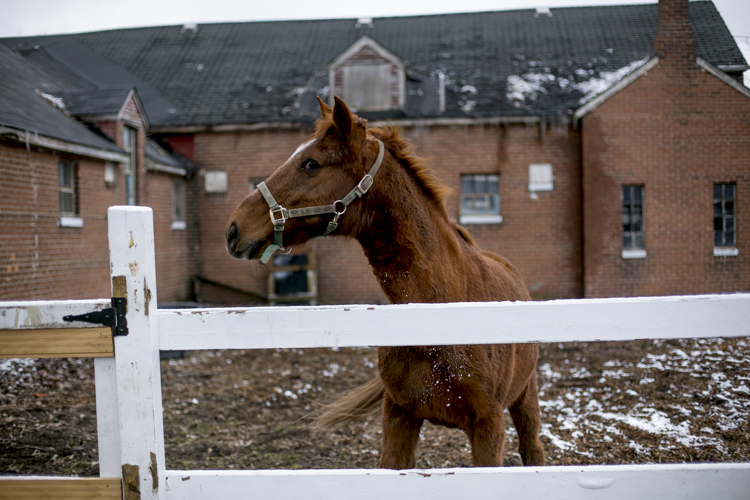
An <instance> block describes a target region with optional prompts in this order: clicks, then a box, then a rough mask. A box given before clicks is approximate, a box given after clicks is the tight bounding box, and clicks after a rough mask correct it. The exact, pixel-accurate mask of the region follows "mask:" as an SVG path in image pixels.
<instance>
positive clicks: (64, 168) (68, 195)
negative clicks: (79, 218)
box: [57, 160, 77, 216]
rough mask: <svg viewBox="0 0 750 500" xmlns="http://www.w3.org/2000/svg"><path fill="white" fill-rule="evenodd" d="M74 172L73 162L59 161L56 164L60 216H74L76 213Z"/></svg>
mask: <svg viewBox="0 0 750 500" xmlns="http://www.w3.org/2000/svg"><path fill="white" fill-rule="evenodd" d="M75 170H76V168H75V162H72V161H65V160H60V162H58V164H57V172H58V180H59V186H60V214H61V215H68V216H74V215H76V213H77V210H76V171H75Z"/></svg>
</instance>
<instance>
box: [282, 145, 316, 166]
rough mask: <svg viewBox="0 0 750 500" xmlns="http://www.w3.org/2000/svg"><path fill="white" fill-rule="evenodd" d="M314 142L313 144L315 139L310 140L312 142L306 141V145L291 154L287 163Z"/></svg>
mask: <svg viewBox="0 0 750 500" xmlns="http://www.w3.org/2000/svg"><path fill="white" fill-rule="evenodd" d="M314 142H315V139H312V140H310V141H307V142H306V143H304V144H302V145H300V147H298V148H297V150H296V151H295V152H294V153H292V156H290V157H289V159H288V160H287V163H289V162H290V161H292V160H293V159H294V157H295V156H297V155H298V154H300V153H302V151H304V150H305V149H307V147H308V146H310V145H312V143H314Z"/></svg>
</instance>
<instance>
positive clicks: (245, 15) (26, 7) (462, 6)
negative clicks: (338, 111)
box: [0, 0, 750, 73]
mask: <svg viewBox="0 0 750 500" xmlns="http://www.w3.org/2000/svg"><path fill="white" fill-rule="evenodd" d="M655 2H656V0H653V1H650V2H646V1H637V0H636V1H633V0H501V1H490V0H455V1H451V2H447V1H444V0H443V1H441V0H409V1H406V0H349V1H345V2H342V1H334V0H263V1H261V0H127V1H123V0H0V13H1V14H0V37H11V36H27V35H53V34H59V33H79V32H85V31H99V30H106V29H114V28H135V27H141V26H165V25H174V24H185V23H198V24H200V23H216V22H226V21H268V20H282V19H331V18H342V17H343V18H358V17H384V16H408V15H418V14H441V13H454V12H479V11H487V10H511V9H528V8H534V7H551V8H556V7H571V6H582V5H622V4H631V3H655ZM714 4H715V5H716V7H717V8H718V10H719V12H720V13H721V16H722V17H723V18H724V22H726V23H727V26H728V27H729V31H730V32H731V33H732V35H734V36H735V38H736V39H737V42H738V45H739V46H740V49H741V50H742V51H743V53H744V54H745V59H748V60H750V0H714ZM749 73H750V72H749Z"/></svg>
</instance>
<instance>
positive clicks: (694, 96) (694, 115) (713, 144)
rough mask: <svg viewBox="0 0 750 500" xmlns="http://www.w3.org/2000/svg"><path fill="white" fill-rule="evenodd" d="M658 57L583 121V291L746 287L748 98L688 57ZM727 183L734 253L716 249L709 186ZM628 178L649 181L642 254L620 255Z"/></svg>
mask: <svg viewBox="0 0 750 500" xmlns="http://www.w3.org/2000/svg"><path fill="white" fill-rule="evenodd" d="M661 57H662V54H660V63H659V65H658V66H657V67H656V68H654V69H653V70H652V71H650V72H649V73H648V74H647V75H644V76H642V77H641V78H640V79H638V80H636V81H635V82H634V83H632V84H631V85H630V86H628V87H626V88H625V89H624V90H622V91H621V92H619V93H618V94H616V95H615V96H614V97H612V98H611V99H609V100H608V101H606V102H605V103H604V104H602V105H601V106H600V107H599V108H597V109H596V110H594V111H593V112H591V113H589V114H588V115H587V116H585V117H584V119H583V124H582V127H583V185H584V188H583V194H584V213H585V218H584V239H585V247H584V255H585V258H584V262H585V282H586V287H585V295H586V296H588V297H608V296H637V295H674V294H692V293H713V292H730V291H740V290H748V289H750V259H749V258H748V257H749V256H748V252H750V245H748V241H749V240H748V236H747V235H748V227H750V215H748V214H750V210H748V202H747V193H748V188H749V187H750V186H749V184H748V182H749V181H750V161H749V160H748V158H750V141H748V137H750V99H748V98H747V97H746V96H744V95H742V94H741V93H740V92H738V91H737V90H736V89H733V88H731V87H730V86H729V85H727V84H726V83H724V82H722V81H721V80H719V79H718V78H716V77H714V76H713V75H710V74H708V73H706V72H704V71H702V70H701V69H700V68H699V67H698V66H697V65H696V64H695V62H694V60H693V62H692V63H691V64H689V65H688V64H684V61H683V64H672V63H669V64H662V61H661ZM666 57H667V59H669V55H667V56H666ZM672 60H674V59H672ZM724 182H736V183H737V203H736V207H737V208H736V211H735V214H736V218H737V228H738V229H737V233H736V234H737V239H738V241H737V248H738V250H739V255H738V256H736V257H714V256H713V206H712V188H713V184H714V183H724ZM625 184H641V185H643V186H644V189H645V206H644V210H645V220H644V229H645V246H646V251H647V256H646V258H645V259H632V260H626V259H623V258H622V257H621V238H622V236H621V230H622V228H621V222H620V210H621V205H620V204H621V202H620V188H621V186H622V185H625Z"/></svg>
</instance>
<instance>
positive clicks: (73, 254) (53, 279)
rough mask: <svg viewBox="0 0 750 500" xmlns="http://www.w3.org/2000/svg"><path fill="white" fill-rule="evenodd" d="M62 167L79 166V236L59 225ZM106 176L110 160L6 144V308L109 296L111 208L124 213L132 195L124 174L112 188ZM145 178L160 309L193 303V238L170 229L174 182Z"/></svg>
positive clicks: (0, 190)
mask: <svg viewBox="0 0 750 500" xmlns="http://www.w3.org/2000/svg"><path fill="white" fill-rule="evenodd" d="M139 139H140V140H141V141H142V140H143V139H144V136H143V135H141V137H140V138H139ZM141 144H143V142H141ZM60 159H71V160H75V161H76V164H77V191H78V200H79V203H78V206H79V215H80V217H81V218H82V219H83V227H80V228H75V227H60V226H59V225H58V220H59V218H60V205H59V199H60V198H59V186H58V162H59V160H60ZM141 165H143V164H142V163H141ZM104 168H105V162H104V161H103V160H96V159H91V158H85V157H78V156H71V155H64V154H59V153H56V152H54V151H50V150H46V149H39V148H33V147H32V148H31V150H30V151H27V149H26V147H25V146H24V145H16V144H12V143H0V172H2V175H0V300H51V299H83V298H102V297H108V296H109V295H110V278H109V248H108V241H107V208H108V207H109V206H112V205H121V204H122V203H123V201H124V200H125V190H124V180H123V172H122V167H118V169H117V175H116V179H115V182H114V183H113V184H111V185H107V184H105V182H104ZM139 173H140V178H141V179H140V181H139V184H140V186H141V191H140V193H139V195H140V200H141V204H143V205H146V206H152V208H153V209H154V229H155V233H156V234H155V240H156V272H157V280H158V282H157V287H158V288H157V290H158V299H159V302H171V301H176V300H186V299H188V298H189V297H190V275H191V272H190V270H189V266H190V265H192V266H193V267H194V268H195V267H196V263H195V262H194V259H193V261H190V259H189V258H188V254H189V251H188V250H189V249H190V248H189V247H188V245H187V234H186V233H187V231H173V230H172V229H171V216H172V212H171V189H172V188H171V182H172V181H171V179H172V176H169V175H166V174H158V173H148V174H146V173H144V172H143V170H142V169H141V170H140V172H139ZM182 182H186V181H184V180H183V181H182Z"/></svg>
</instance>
